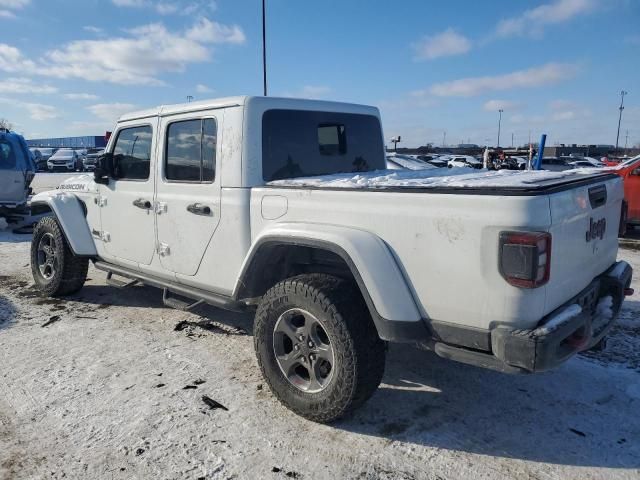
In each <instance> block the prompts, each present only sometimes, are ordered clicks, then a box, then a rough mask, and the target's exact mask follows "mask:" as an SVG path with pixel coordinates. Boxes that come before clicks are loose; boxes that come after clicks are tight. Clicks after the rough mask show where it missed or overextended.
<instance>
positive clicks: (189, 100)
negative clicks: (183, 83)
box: [187, 95, 193, 103]
mask: <svg viewBox="0 0 640 480" xmlns="http://www.w3.org/2000/svg"><path fill="white" fill-rule="evenodd" d="M192 101H193V95H187V103H191V102H192Z"/></svg>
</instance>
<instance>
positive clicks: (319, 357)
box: [254, 274, 385, 423]
mask: <svg viewBox="0 0 640 480" xmlns="http://www.w3.org/2000/svg"><path fill="white" fill-rule="evenodd" d="M283 325H284V326H283ZM310 329H311V330H312V333H309V330H310ZM285 332H290V333H289V334H287V333H285ZM314 332H315V333H314ZM254 346H255V350H256V355H257V358H258V364H259V365H260V369H261V370H262V374H263V376H264V378H265V380H266V381H267V383H268V385H269V387H270V388H271V391H272V392H273V394H274V395H275V396H276V397H277V398H278V400H280V402H281V403H282V404H284V405H285V406H286V407H287V408H289V409H291V410H293V411H294V412H295V413H297V414H298V415H301V416H303V417H305V418H308V419H309V420H313V421H315V422H321V423H329V422H332V421H335V420H337V419H338V418H340V417H343V416H345V415H346V414H348V413H350V412H352V411H353V410H355V409H357V408H358V407H360V406H361V405H362V404H364V403H365V402H366V401H367V400H368V399H369V397H370V396H371V395H372V394H373V393H374V392H375V391H376V389H377V388H378V385H379V384H380V381H381V380H382V375H383V374H384V365H385V344H384V342H383V341H382V340H381V339H380V338H379V337H378V332H377V331H376V328H375V325H374V324H373V321H372V319H371V316H370V314H369V311H368V309H367V306H366V304H365V302H364V300H363V298H362V295H361V294H360V292H359V291H358V289H357V288H356V286H355V285H354V284H353V282H350V281H347V280H343V279H340V278H337V277H333V276H330V275H325V274H305V275H299V276H296V277H292V278H289V279H287V280H284V281H282V282H280V283H278V284H277V285H275V286H274V287H273V288H271V289H270V290H269V291H268V292H267V293H266V294H265V295H264V296H263V298H262V301H261V302H260V305H259V306H258V310H257V312H256V317H255V328H254ZM296 347H298V348H296ZM307 347H309V348H307ZM294 349H295V350H294ZM314 352H315V353H314ZM318 352H319V353H318ZM322 352H324V353H322ZM296 356H297V357H298V360H295V357H296ZM292 359H293V360H292ZM287 362H288V363H287ZM305 372H306V373H305Z"/></svg>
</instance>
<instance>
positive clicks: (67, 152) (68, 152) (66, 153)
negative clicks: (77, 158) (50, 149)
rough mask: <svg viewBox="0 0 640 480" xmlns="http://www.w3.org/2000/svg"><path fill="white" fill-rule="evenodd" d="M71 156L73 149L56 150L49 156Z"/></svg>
mask: <svg viewBox="0 0 640 480" xmlns="http://www.w3.org/2000/svg"><path fill="white" fill-rule="evenodd" d="M71 156H73V150H58V151H57V152H56V153H54V154H53V156H52V157H51V158H58V157H71Z"/></svg>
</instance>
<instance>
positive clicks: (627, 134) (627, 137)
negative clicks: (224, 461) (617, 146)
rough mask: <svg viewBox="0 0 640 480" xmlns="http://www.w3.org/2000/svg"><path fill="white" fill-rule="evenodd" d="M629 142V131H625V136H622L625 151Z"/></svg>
mask: <svg viewBox="0 0 640 480" xmlns="http://www.w3.org/2000/svg"><path fill="white" fill-rule="evenodd" d="M628 142H629V130H627V133H626V135H625V136H624V149H625V150H627V143H628Z"/></svg>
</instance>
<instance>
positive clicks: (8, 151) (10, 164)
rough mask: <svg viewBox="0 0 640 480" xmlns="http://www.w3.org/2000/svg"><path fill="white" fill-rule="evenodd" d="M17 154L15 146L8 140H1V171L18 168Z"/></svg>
mask: <svg viewBox="0 0 640 480" xmlns="http://www.w3.org/2000/svg"><path fill="white" fill-rule="evenodd" d="M16 163H17V161H16V152H15V150H14V149H13V145H11V143H9V142H8V141H6V140H0V170H13V169H14V168H16Z"/></svg>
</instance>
